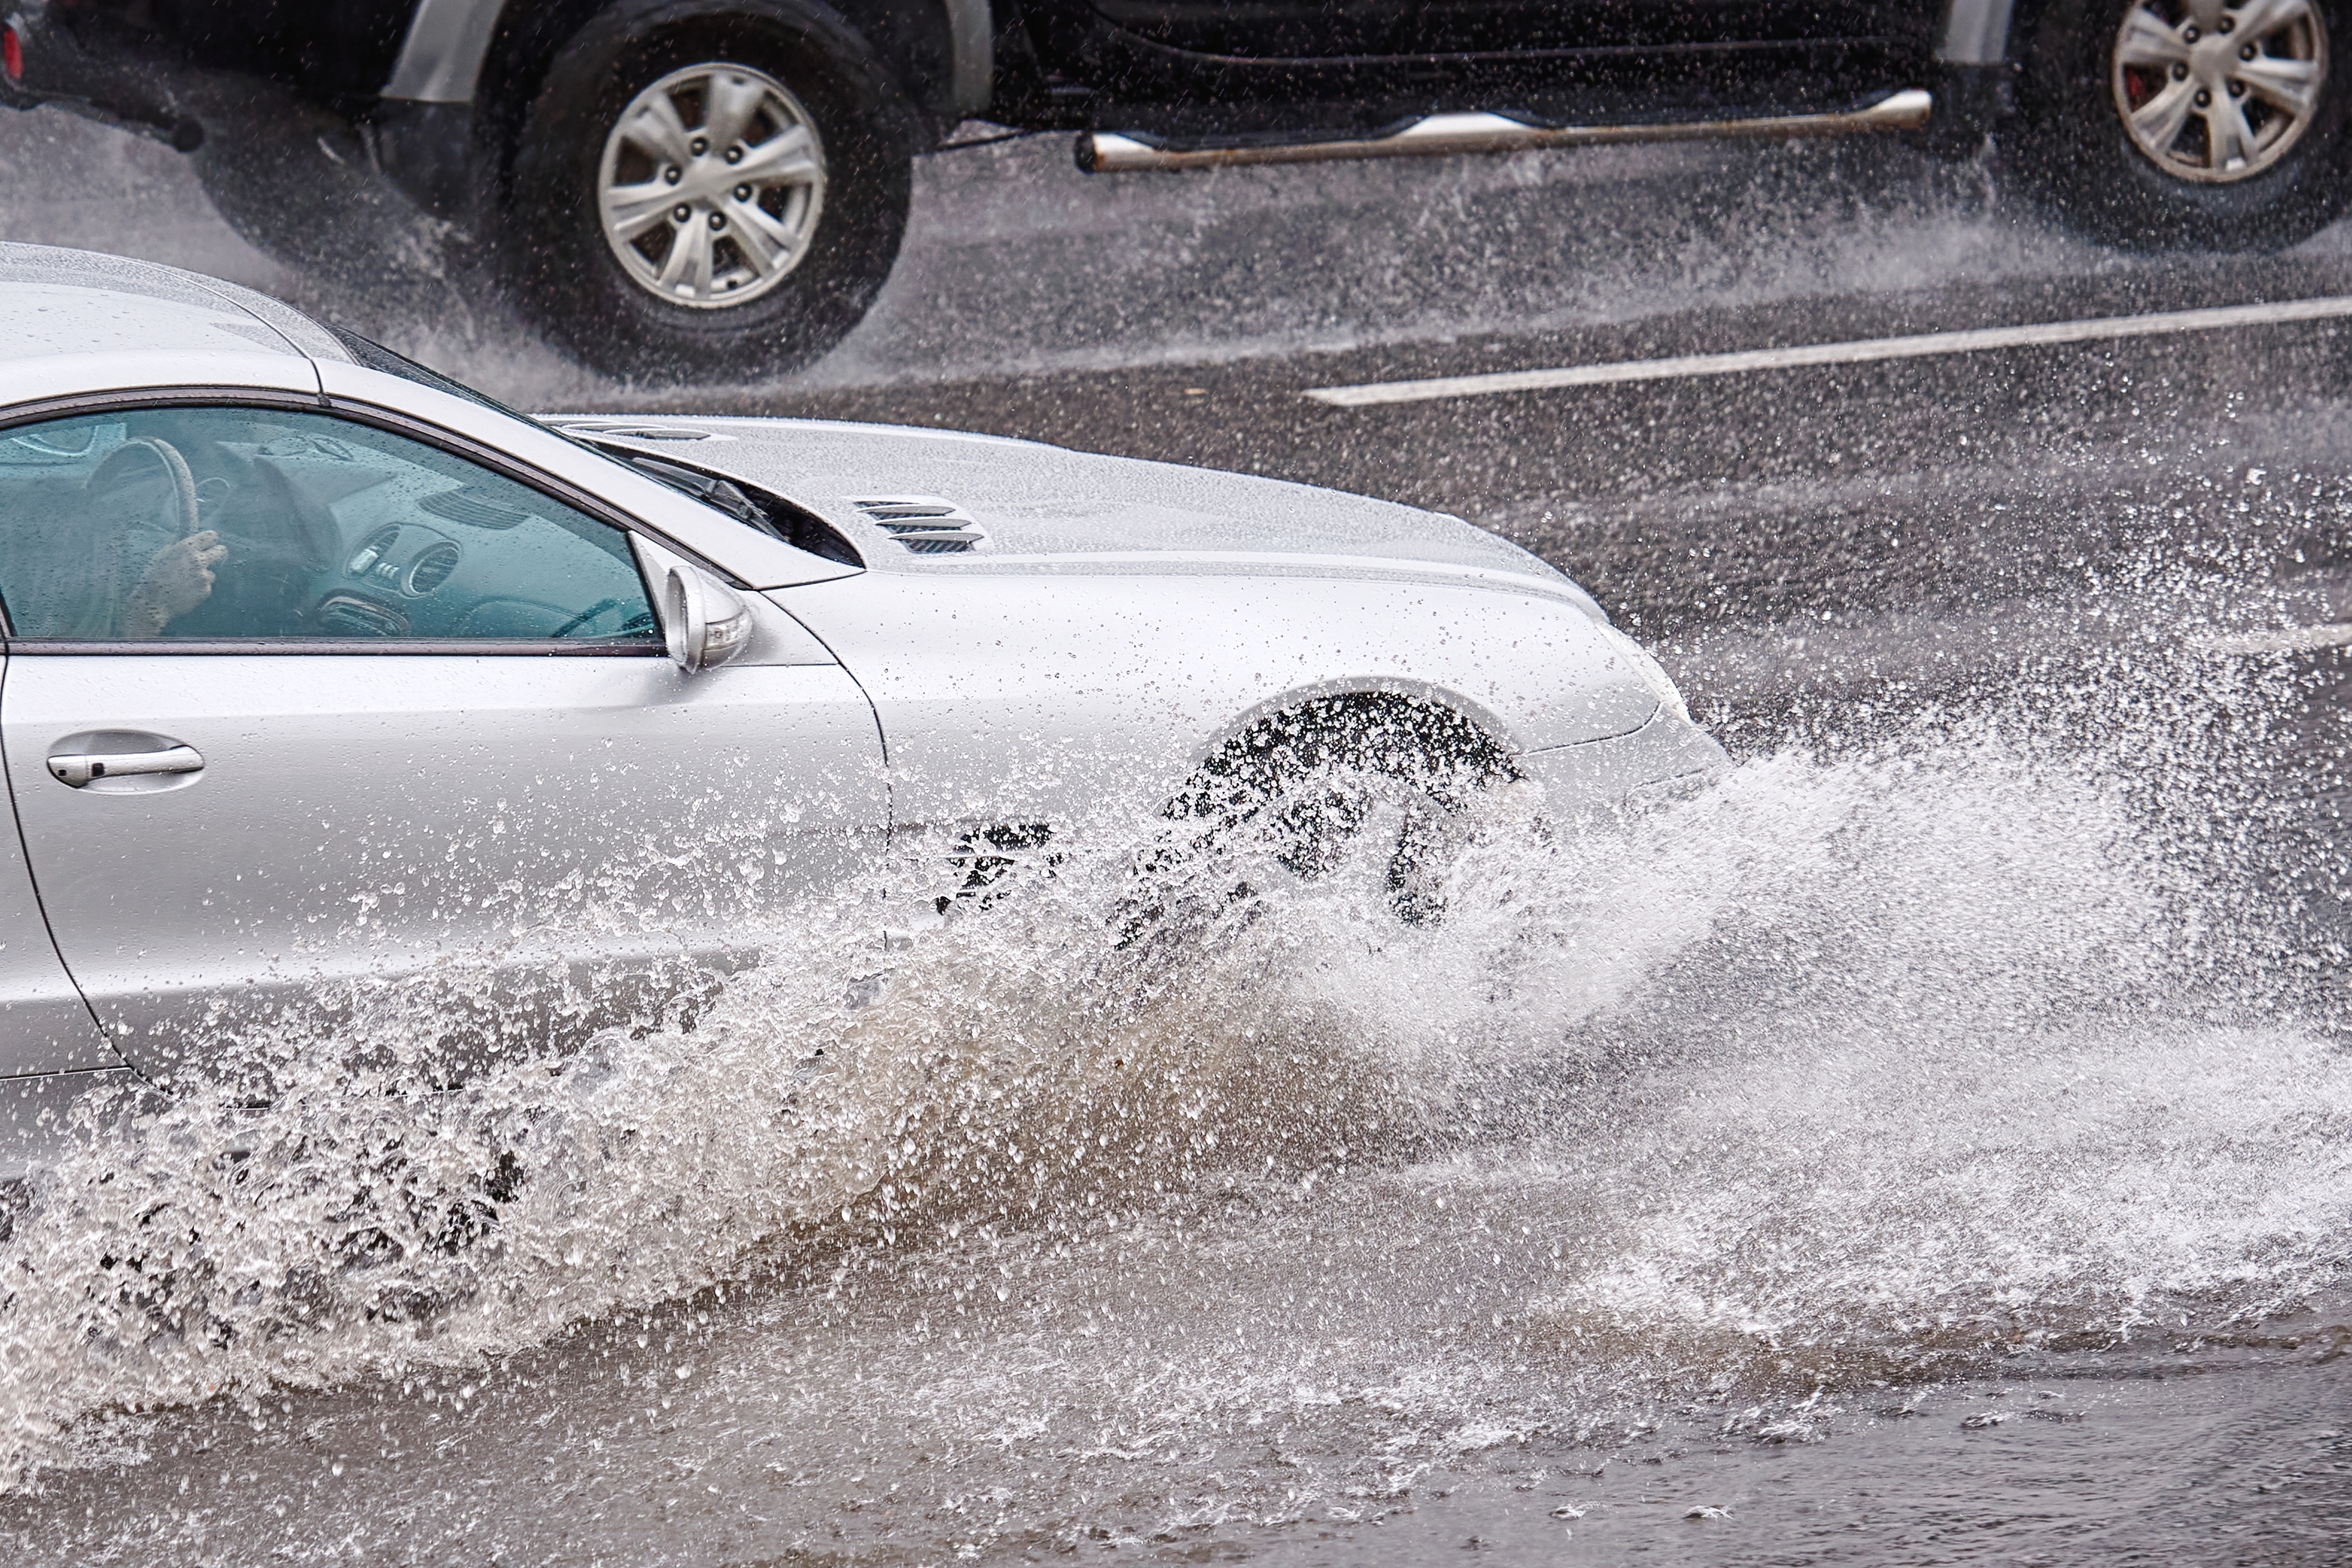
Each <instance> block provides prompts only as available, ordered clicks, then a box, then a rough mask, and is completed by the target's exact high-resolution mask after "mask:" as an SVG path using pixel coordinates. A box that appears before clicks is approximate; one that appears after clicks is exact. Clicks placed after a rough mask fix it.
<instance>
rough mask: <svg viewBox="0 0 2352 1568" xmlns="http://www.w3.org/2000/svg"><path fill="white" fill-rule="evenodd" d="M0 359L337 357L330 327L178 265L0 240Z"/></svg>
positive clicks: (340, 354)
mask: <svg viewBox="0 0 2352 1568" xmlns="http://www.w3.org/2000/svg"><path fill="white" fill-rule="evenodd" d="M0 321H6V322H7V323H8V330H7V331H5V332H0V365H5V364H6V363H11V362H13V361H18V360H27V359H36V358H40V357H43V356H46V355H50V354H84V353H126V352H135V353H172V352H174V351H184V350H194V351H199V352H203V351H215V352H217V351H227V352H231V353H257V352H258V353H274V354H285V355H289V356H291V357H294V358H309V359H323V360H342V361H348V360H349V359H350V358H351V355H350V354H349V353H346V352H345V351H344V349H343V346H342V344H341V342H337V341H336V339H335V337H334V334H332V333H331V332H330V331H327V330H326V329H325V328H324V327H322V326H320V324H319V323H318V322H316V321H312V320H310V317H308V316H305V315H303V314H302V313H301V312H300V311H299V310H294V309H292V308H291V307H290V306H287V305H282V304H279V303H278V301H277V300H272V299H270V298H268V296H267V295H263V294H257V293H255V292H254V291H253V290H252V289H240V288H238V287H237V286H236V284H234V283H223V282H221V281H220V280H218V279H212V278H201V277H198V276H197V275H196V274H195V273H193V272H184V271H182V270H181V269H180V268H176V267H161V266H157V265H156V264H155V263H153V262H149V261H134V260H131V258H128V257H121V256H107V255H103V254H101V253H99V252H96V251H88V250H67V249H63V248H60V247H56V246H48V245H17V244H12V243H0Z"/></svg>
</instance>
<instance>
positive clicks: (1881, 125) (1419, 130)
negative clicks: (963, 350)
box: [1077, 87, 1936, 174]
mask: <svg viewBox="0 0 2352 1568" xmlns="http://www.w3.org/2000/svg"><path fill="white" fill-rule="evenodd" d="M1935 106H1936V100H1935V99H1934V98H1933V97H1932V96H1931V95H1929V94H1928V93H1927V92H1926V91H1924V90H1923V89H1919V88H1916V87H1915V88H1906V89H1904V90H1903V91H1901V92H1898V93H1895V94H1894V95H1893V96H1892V97H1889V98H1883V99H1881V100H1878V101H1877V102H1876V103H1874V104H1871V105H1870V106H1869V107H1867V108H1864V109H1855V110H1845V111H1843V112H1841V113H1836V114H1781V115H1774V116H1771V117H1769V118H1767V119H1761V120H1702V121H1690V122H1687V123H1684V124H1675V125H1555V126H1545V125H1523V124H1521V123H1520V122H1519V121H1516V120H1507V119H1505V118H1504V117H1503V116H1501V115H1499V114H1433V115H1431V116H1430V117H1429V118H1428V119H1426V120H1419V121H1414V122H1413V123H1412V124H1411V125H1408V126H1406V127H1405V128H1404V129H1403V130H1402V131H1398V132H1391V133H1390V134H1389V135H1386V136H1372V137H1364V138H1360V139H1358V140H1354V141H1345V142H1250V143H1246V144H1242V145H1233V146H1223V147H1186V148H1172V147H1155V146H1153V145H1151V144H1150V142H1141V141H1138V140H1137V139H1136V138H1134V137H1132V136H1121V135H1118V133H1116V132H1108V131H1090V132H1081V133H1080V135H1079V137H1078V145H1077V156H1078V167H1079V168H1081V169H1084V170H1085V171H1086V172H1087V173H1088V174H1126V173H1128V172H1129V171H1131V170H1136V169H1224V168H1233V167H1236V166H1239V165H1242V164H1245V163H1335V162H1338V161H1339V160H1340V159H1346V158H1433V157H1442V156H1445V155H1448V154H1451V153H1518V152H1523V151H1525V150H1527V149H1528V148H1531V147H1589V146H1597V145H1601V144H1603V143H1607V142H1699V141H1712V140H1714V139H1716V138H1718V137H1723V138H1729V137H1735V136H1738V137H1757V136H1843V135H1850V134H1852V133H1853V132H1862V131H1916V130H1918V129H1919V128H1920V127H1922V126H1924V125H1926V124H1927V117H1928V115H1929V114H1930V113H1931V112H1932V111H1933V110H1934V109H1935Z"/></svg>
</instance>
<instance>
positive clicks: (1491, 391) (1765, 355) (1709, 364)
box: [1306, 294, 2352, 408]
mask: <svg viewBox="0 0 2352 1568" xmlns="http://www.w3.org/2000/svg"><path fill="white" fill-rule="evenodd" d="M2345 316H2352V295H2347V294H2332V295H2328V296H2326V298H2324V299H2317V300H2278V301H2276V302H2273V303H2271V304H2263V305H2224V306H2219V307H2216V308H2214V309H2211V310H2161V311H2157V312H2154V313H2152V314H2149V315H2144V316H2095V317H2091V318H2088V319H2086V320H2084V321H2040V322H2035V323H2033V324H2032V325H2028V326H2022V327H1981V328H1977V329H1974V330H1971V331H1959V332H1922V333H1919V334H1917V335H1916V336H1913V337H1903V338H1863V339H1860V340H1858V341H1856V342H1844V343H1805V344H1801V345H1800V346H1798V347H1795V348H1785V349H1749V350H1747V351H1745V352H1743V353H1726V354H1680V355H1676V356H1675V357H1674V358H1672V359H1636V360H1620V361H1617V362H1615V363H1604V364H1570V365H1559V366H1557V367H1555V368H1553V369H1550V370H1504V371H1495V372H1492V373H1490V374H1485V375H1442V376H1433V377H1431V378H1430V379H1428V380H1424V381H1373V382H1365V383H1362V384H1358V385H1354V386H1317V387H1310V388H1308V389H1307V394H1306V395H1307V396H1308V397H1311V398H1313V399H1315V401H1316V402H1318V403H1325V404H1328V405H1331V406H1332V407H1334V408H1370V407H1374V406H1377V405H1381V404H1388V403H1428V402H1433V401H1434V400H1436V399H1439V398H1446V397H1492V396H1495V395H1497V394H1501V393H1508V392H1548V391H1550V390H1553V389H1554V388H1558V387H1564V386H1615V385H1619V384H1622V383H1625V382H1632V381H1674V380H1679V379H1681V378H1684V377H1686V376H1700V375H1738V374H1743V373H1746V372H1748V371H1758V370H1793V369H1796V368H1798V367H1801V366H1804V365H1821V364H1869V363H1874V362H1875V361H1879V360H1894V359H1926V358H1928V357H1930V356H1932V355H1936V354H1965V353H1984V352H1985V351H1987V350H1990V349H2018V348H2034V347H2040V346H2042V345H2045V344H2053V343H2091V342H2111V341H2113V340H2115V339H2118V338H2161V337H2171V336H2175V335H2177V334H2179V333H2182V332H2212V331H2222V330H2224V329H2227V328H2230V327H2266V326H2273V325H2275V324H2277V323H2280V322H2283V321H2333V320H2336V319H2338V318H2341V317H2345Z"/></svg>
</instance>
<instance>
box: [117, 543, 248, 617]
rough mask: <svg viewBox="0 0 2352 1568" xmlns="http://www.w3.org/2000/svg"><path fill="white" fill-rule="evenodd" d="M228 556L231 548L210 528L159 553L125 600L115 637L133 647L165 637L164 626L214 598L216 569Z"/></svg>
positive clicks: (149, 562) (152, 556) (154, 555)
mask: <svg viewBox="0 0 2352 1568" xmlns="http://www.w3.org/2000/svg"><path fill="white" fill-rule="evenodd" d="M227 555H228V546H227V545H226V544H223V543H222V542H220V534H219V533H218V532H217V531H215V530H213V529H209V528H207V529H203V530H200V531H197V532H194V533H191V534H189V535H188V536H187V537H185V538H184V539H174V540H173V541H172V542H170V543H168V544H166V545H164V546H163V548H162V549H160V550H158V551H156V552H155V553H154V554H152V555H151V556H149V557H148V558H147V564H146V565H145V566H144V567H142V569H141V570H140V573H139V580H138V581H137V582H136V583H134V584H132V585H131V591H130V592H129V593H128V594H126V595H123V598H122V614H121V624H120V625H119V626H117V627H116V628H115V634H114V635H115V636H116V637H121V638H123V639H124V640H126V641H133V642H144V641H146V640H147V639H148V638H150V637H162V636H163V628H164V627H166V626H170V625H171V624H172V623H173V621H175V620H177V619H178V618H179V617H180V616H184V615H186V614H187V613H188V612H189V611H190V610H193V609H194V608H195V607H196V606H197V605H201V604H203V603H204V602H205V600H206V599H209V598H211V597H212V596H213V568H215V566H218V565H219V564H220V563H221V562H222V561H224V560H225V559H226V558H227Z"/></svg>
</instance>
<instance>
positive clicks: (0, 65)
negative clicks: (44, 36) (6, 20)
mask: <svg viewBox="0 0 2352 1568" xmlns="http://www.w3.org/2000/svg"><path fill="white" fill-rule="evenodd" d="M0 70H5V71H6V72H7V73H8V79H9V80H10V81H22V80H24V79H25V40H24V39H22V38H20V37H17V36H16V28H14V27H5V28H0Z"/></svg>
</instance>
